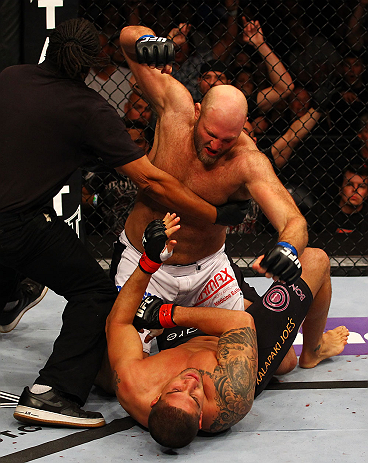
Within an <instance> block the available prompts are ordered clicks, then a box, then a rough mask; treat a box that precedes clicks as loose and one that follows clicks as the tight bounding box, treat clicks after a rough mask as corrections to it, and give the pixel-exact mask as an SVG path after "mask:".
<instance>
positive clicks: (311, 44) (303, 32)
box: [287, 6, 341, 91]
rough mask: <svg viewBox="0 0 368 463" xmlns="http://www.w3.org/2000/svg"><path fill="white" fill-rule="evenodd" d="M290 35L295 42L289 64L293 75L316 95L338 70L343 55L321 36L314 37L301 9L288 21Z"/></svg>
mask: <svg viewBox="0 0 368 463" xmlns="http://www.w3.org/2000/svg"><path fill="white" fill-rule="evenodd" d="M287 24H288V27H289V32H290V34H291V36H292V38H293V39H294V40H295V42H294V45H291V46H290V53H289V57H288V62H289V66H290V71H291V72H292V73H293V74H294V76H295V78H296V80H297V81H299V82H300V83H301V84H302V85H303V86H305V87H307V88H310V89H311V91H314V90H316V89H317V87H318V83H319V82H321V81H323V80H325V79H326V78H327V77H328V76H329V75H331V73H332V72H333V71H334V70H335V69H336V67H337V66H338V64H339V62H340V59H341V58H340V54H339V53H338V52H337V51H336V49H335V47H334V45H333V44H332V43H331V42H329V40H328V39H326V37H324V36H323V35H321V34H313V33H312V32H311V30H312V28H311V27H310V25H309V24H308V25H307V24H306V20H305V15H304V14H303V10H301V9H300V7H299V6H297V7H296V10H295V12H294V14H293V15H290V18H289V19H288V20H287Z"/></svg>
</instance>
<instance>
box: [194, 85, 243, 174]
mask: <svg viewBox="0 0 368 463" xmlns="http://www.w3.org/2000/svg"><path fill="white" fill-rule="evenodd" d="M247 114H248V104H247V100H246V99H245V96H244V95H243V93H242V92H241V91H240V90H238V89H237V88H235V87H233V86H231V85H219V86H216V87H212V88H211V89H210V90H209V91H208V92H207V93H206V95H205V97H204V99H203V102H202V104H200V103H196V105H195V119H196V123H195V127H194V145H195V149H196V152H197V156H198V158H199V159H200V161H201V162H203V163H204V164H206V165H212V164H214V163H215V162H216V160H217V159H219V158H220V157H221V156H223V155H224V154H226V153H227V152H228V151H230V149H231V148H232V147H233V146H234V145H235V144H236V142H237V140H238V138H239V136H240V134H241V133H242V130H243V127H244V123H245V121H246V119H247Z"/></svg>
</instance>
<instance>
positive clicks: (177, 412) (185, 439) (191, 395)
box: [148, 368, 204, 448]
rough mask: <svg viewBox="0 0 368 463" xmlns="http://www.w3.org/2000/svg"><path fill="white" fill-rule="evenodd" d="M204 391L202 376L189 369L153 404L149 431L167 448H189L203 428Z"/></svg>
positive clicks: (173, 379) (196, 371) (167, 387)
mask: <svg viewBox="0 0 368 463" xmlns="http://www.w3.org/2000/svg"><path fill="white" fill-rule="evenodd" d="M203 402H204V390H203V381H202V375H201V373H200V372H199V371H198V370H197V369H195V368H188V369H186V370H184V371H182V372H181V373H180V374H179V375H177V376H175V377H174V378H172V379H171V380H170V381H169V382H168V383H167V384H166V385H165V386H164V388H163V389H162V391H161V394H160V395H159V396H158V397H156V398H155V399H154V400H153V401H152V403H151V407H152V409H151V413H150V415H149V418H148V429H149V431H150V434H151V436H152V437H153V439H155V441H156V442H158V443H159V444H160V445H162V446H164V447H170V448H180V447H185V446H186V445H188V444H189V443H190V442H192V440H193V439H194V438H195V436H196V435H197V432H198V430H199V429H201V426H202V414H203V412H202V409H203Z"/></svg>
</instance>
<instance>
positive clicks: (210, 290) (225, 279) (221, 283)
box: [194, 268, 235, 306]
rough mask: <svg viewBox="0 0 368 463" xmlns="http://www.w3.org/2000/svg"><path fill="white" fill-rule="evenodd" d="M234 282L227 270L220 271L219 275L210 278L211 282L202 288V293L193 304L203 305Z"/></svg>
mask: <svg viewBox="0 0 368 463" xmlns="http://www.w3.org/2000/svg"><path fill="white" fill-rule="evenodd" d="M233 281H235V278H233V277H232V276H231V275H229V273H228V269H227V268H225V269H224V270H220V272H219V273H216V275H215V276H214V277H213V278H211V280H210V281H209V282H208V283H207V284H206V286H205V287H204V288H203V291H202V292H201V294H200V295H199V297H198V299H197V302H196V303H195V304H194V305H195V306H197V305H200V304H203V303H204V302H205V301H207V300H208V299H211V297H213V296H214V295H215V294H216V293H218V292H219V291H220V290H221V289H223V288H225V287H226V286H227V285H229V284H230V283H232V282H233Z"/></svg>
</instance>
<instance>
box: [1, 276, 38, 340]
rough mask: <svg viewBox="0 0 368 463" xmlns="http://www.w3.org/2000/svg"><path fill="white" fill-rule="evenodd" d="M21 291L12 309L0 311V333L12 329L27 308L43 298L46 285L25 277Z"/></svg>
mask: <svg viewBox="0 0 368 463" xmlns="http://www.w3.org/2000/svg"><path fill="white" fill-rule="evenodd" d="M21 291H22V295H23V297H22V298H21V299H20V300H19V302H18V304H17V305H16V306H15V307H14V308H13V309H11V310H9V311H6V312H5V311H2V312H1V313H0V333H9V331H12V330H13V329H14V328H15V327H16V326H17V325H18V323H19V320H20V319H21V318H22V317H23V315H24V314H25V313H26V312H27V310H29V309H31V308H32V307H34V306H35V305H36V304H38V303H39V302H40V301H41V300H42V299H43V297H44V296H45V294H46V293H47V287H46V286H44V285H41V284H39V283H36V282H35V281H33V280H30V279H29V278H26V279H25V280H23V281H22V283H21Z"/></svg>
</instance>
